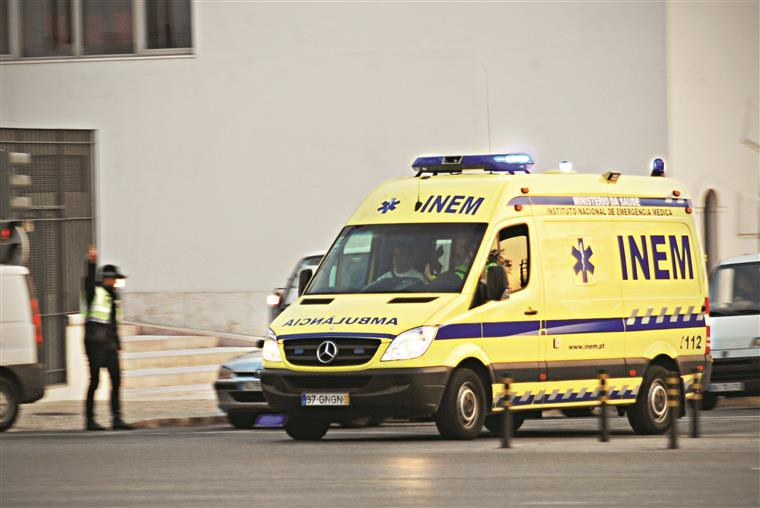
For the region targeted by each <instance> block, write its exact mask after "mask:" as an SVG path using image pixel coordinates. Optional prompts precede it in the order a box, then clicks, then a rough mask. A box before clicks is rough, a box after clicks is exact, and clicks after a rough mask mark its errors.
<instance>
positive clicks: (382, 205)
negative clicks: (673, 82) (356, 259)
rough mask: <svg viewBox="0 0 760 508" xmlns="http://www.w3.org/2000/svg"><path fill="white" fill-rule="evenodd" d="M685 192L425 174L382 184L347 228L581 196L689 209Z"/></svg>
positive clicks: (591, 180)
mask: <svg viewBox="0 0 760 508" xmlns="http://www.w3.org/2000/svg"><path fill="white" fill-rule="evenodd" d="M524 191H526V192H524ZM674 191H675V192H674ZM684 192H685V189H684V187H683V185H681V184H680V183H679V182H677V181H676V180H673V179H671V178H665V177H652V176H632V175H620V176H619V177H618V178H617V181H611V180H608V178H607V176H606V174H578V173H539V174H527V173H526V174H522V173H518V174H508V173H488V172H483V171H477V172H464V173H461V174H437V175H429V174H423V175H421V176H409V177H402V178H396V179H393V180H389V181H387V182H385V183H383V184H381V185H380V186H378V187H377V188H375V189H374V190H373V191H372V192H371V193H370V194H369V196H367V198H366V199H365V200H364V201H363V202H362V204H361V205H360V206H359V207H358V208H357V210H356V211H355V212H354V214H353V215H352V216H351V218H350V219H349V221H348V224H349V225H351V224H354V225H356V224H384V223H386V224H397V223H415V222H490V221H492V220H495V219H498V218H501V217H506V216H509V215H512V214H514V213H516V211H515V210H514V207H513V205H514V204H516V203H524V204H526V205H550V204H562V203H563V202H569V204H573V203H572V200H573V198H578V197H590V198H596V197H599V198H604V197H611V196H612V197H616V198H629V197H630V198H642V199H645V198H653V199H656V200H658V201H659V200H662V202H666V201H667V202H671V201H674V202H678V204H679V206H682V207H684V208H685V207H686V206H690V203H689V202H688V200H686V199H685V198H684V196H683V194H684ZM676 196H680V197H676ZM481 198H482V199H481ZM576 204H577V203H576ZM594 204H598V202H595V203H594ZM430 212H436V213H430Z"/></svg>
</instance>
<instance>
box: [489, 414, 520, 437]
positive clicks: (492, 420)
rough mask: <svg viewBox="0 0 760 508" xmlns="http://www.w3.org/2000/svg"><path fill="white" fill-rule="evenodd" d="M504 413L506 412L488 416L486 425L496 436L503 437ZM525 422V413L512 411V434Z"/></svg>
mask: <svg viewBox="0 0 760 508" xmlns="http://www.w3.org/2000/svg"><path fill="white" fill-rule="evenodd" d="M503 415H504V413H499V414H493V415H488V416H486V420H485V422H484V425H485V427H486V428H487V429H488V430H489V431H491V434H493V435H494V436H497V437H501V435H502V426H503V424H502V420H501V419H502V418H503ZM523 422H525V414H523V413H515V412H512V434H514V433H515V432H517V430H518V429H519V428H520V427H522V424H523Z"/></svg>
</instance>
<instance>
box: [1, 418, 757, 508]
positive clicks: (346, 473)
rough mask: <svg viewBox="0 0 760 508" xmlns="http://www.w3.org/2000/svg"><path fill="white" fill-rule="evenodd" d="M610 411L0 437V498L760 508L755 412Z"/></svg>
mask: <svg viewBox="0 0 760 508" xmlns="http://www.w3.org/2000/svg"><path fill="white" fill-rule="evenodd" d="M687 422H688V421H687V420H681V426H682V431H683V434H682V436H681V439H680V446H681V448H680V449H678V450H668V449H667V439H666V437H665V436H655V437H641V436H636V435H634V434H633V433H632V431H631V430H630V428H629V427H628V423H627V421H626V420H625V418H617V417H616V418H613V419H612V428H613V431H614V432H613V435H612V438H611V441H610V442H609V443H600V442H599V441H598V440H597V438H596V435H595V434H594V430H595V429H596V428H597V422H596V421H595V420H593V419H590V418H581V419H567V418H560V417H557V418H545V419H543V420H534V421H528V422H527V423H526V424H525V425H524V427H523V429H521V431H520V432H519V433H518V435H517V437H516V438H515V441H514V448H512V449H508V450H505V449H500V448H499V440H498V439H496V438H493V437H489V436H488V435H487V434H485V433H484V435H483V437H481V438H480V439H477V440H475V441H470V442H461V441H460V442H455V441H443V440H441V439H440V438H439V437H438V435H437V433H436V430H435V427H434V426H433V425H431V424H390V425H385V426H383V427H379V428H370V429H351V430H349V429H331V430H330V432H329V433H328V434H327V436H326V437H325V439H323V440H322V441H320V442H316V443H299V442H295V441H291V440H290V439H289V438H288V437H287V436H286V435H285V433H284V432H283V431H282V430H265V429H262V430H250V431H238V430H232V429H231V428H228V427H226V426H218V427H213V428H209V427H206V428H195V429H161V430H153V431H151V430H142V431H133V432H123V433H115V432H104V433H85V432H80V431H71V432H48V433H46V432H35V433H31V432H30V433H24V432H18V433H12V434H8V433H6V434H4V435H1V436H0V506H2V507H14V506H64V507H65V506H77V507H79V506H129V507H136V506H182V507H186V506H352V507H353V506H362V507H373V506H394V507H400V506H457V507H459V506H667V507H675V506H682V507H687V506H688V507H696V506H721V507H729V506H751V507H757V506H760V409H759V408H745V409H741V408H739V409H723V410H721V409H719V410H716V411H711V412H709V413H704V418H703V419H702V425H703V437H702V438H700V439H690V438H688V437H687V435H686V431H687V426H688V423H687Z"/></svg>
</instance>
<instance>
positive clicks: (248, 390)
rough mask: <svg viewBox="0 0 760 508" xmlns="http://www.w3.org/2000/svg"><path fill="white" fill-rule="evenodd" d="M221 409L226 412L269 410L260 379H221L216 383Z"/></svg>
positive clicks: (259, 411) (215, 388)
mask: <svg viewBox="0 0 760 508" xmlns="http://www.w3.org/2000/svg"><path fill="white" fill-rule="evenodd" d="M214 390H216V398H217V400H218V402H219V409H220V410H222V411H224V412H225V413H264V412H266V411H268V410H269V406H268V405H267V402H266V400H265V399H264V394H263V393H262V391H261V385H260V384H259V380H258V379H256V380H251V379H247V380H240V379H230V380H219V381H217V382H216V383H214Z"/></svg>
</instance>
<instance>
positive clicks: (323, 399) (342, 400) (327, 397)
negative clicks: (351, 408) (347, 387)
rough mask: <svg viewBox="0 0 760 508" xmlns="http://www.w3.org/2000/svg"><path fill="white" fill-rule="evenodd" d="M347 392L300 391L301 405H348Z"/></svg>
mask: <svg viewBox="0 0 760 508" xmlns="http://www.w3.org/2000/svg"><path fill="white" fill-rule="evenodd" d="M348 404H349V397H348V394H347V393H302V394H301V405H302V406H348Z"/></svg>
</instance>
